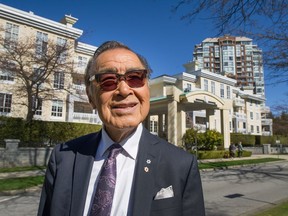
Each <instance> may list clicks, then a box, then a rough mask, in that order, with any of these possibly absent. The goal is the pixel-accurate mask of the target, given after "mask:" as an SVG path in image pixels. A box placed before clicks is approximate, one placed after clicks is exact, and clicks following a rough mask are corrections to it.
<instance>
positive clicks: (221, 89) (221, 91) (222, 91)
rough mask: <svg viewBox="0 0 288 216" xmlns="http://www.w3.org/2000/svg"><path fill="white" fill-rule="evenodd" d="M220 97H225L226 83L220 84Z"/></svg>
mask: <svg viewBox="0 0 288 216" xmlns="http://www.w3.org/2000/svg"><path fill="white" fill-rule="evenodd" d="M220 97H221V98H224V84H221V85H220Z"/></svg>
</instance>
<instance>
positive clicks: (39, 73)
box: [33, 68, 45, 87]
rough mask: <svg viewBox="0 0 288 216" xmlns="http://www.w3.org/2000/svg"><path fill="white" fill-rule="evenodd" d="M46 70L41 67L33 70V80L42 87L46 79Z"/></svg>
mask: <svg viewBox="0 0 288 216" xmlns="http://www.w3.org/2000/svg"><path fill="white" fill-rule="evenodd" d="M44 76H45V70H44V69H41V68H34V71H33V81H34V82H35V83H36V84H37V85H39V86H40V87H41V86H42V85H43V82H44V81H45V78H44Z"/></svg>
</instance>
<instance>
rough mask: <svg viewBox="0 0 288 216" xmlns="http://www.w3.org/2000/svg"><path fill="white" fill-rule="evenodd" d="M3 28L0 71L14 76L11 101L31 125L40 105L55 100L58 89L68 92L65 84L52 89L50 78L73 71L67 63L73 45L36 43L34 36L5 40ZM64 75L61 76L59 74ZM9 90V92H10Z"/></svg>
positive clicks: (71, 66)
mask: <svg viewBox="0 0 288 216" xmlns="http://www.w3.org/2000/svg"><path fill="white" fill-rule="evenodd" d="M7 31H8V32H9V30H7V28H6V29H5V28H4V27H0V47H1V53H0V54H1V58H0V70H1V71H2V72H6V73H9V74H10V76H12V77H14V79H15V80H16V81H15V84H14V85H13V86H12V85H11V86H12V87H11V88H13V97H14V96H15V97H17V100H16V99H15V100H13V101H14V102H15V103H18V104H20V105H23V106H25V107H27V114H26V120H27V122H31V120H32V119H33V116H34V114H35V112H36V111H37V109H38V108H39V106H41V104H42V102H43V101H45V100H51V99H52V98H57V92H59V89H61V90H64V91H68V90H67V88H66V86H65V85H61V83H60V86H57V87H55V86H54V83H53V78H52V77H53V75H54V76H55V73H59V75H62V76H64V75H65V73H67V72H68V73H71V72H72V71H73V61H72V60H71V59H72V58H71V56H72V53H71V51H72V48H73V44H70V43H69V42H67V41H66V40H65V39H63V40H62V43H59V41H58V42H56V41H53V40H49V41H48V40H39V39H36V37H34V38H33V37H31V36H22V37H19V38H17V40H15V38H13V37H11V36H10V37H7V35H9V34H7ZM63 74H64V75H63ZM11 91H12V89H11Z"/></svg>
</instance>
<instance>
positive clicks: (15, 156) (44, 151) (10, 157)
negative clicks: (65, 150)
mask: <svg viewBox="0 0 288 216" xmlns="http://www.w3.org/2000/svg"><path fill="white" fill-rule="evenodd" d="M4 141H5V143H6V146H5V148H0V167H18V166H45V165H47V163H48V160H49V157H50V154H51V151H52V148H51V147H46V148H21V147H20V148H19V143H20V140H17V139H5V140H4Z"/></svg>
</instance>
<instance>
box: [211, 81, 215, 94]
mask: <svg viewBox="0 0 288 216" xmlns="http://www.w3.org/2000/svg"><path fill="white" fill-rule="evenodd" d="M211 93H212V94H215V82H214V81H211Z"/></svg>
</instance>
